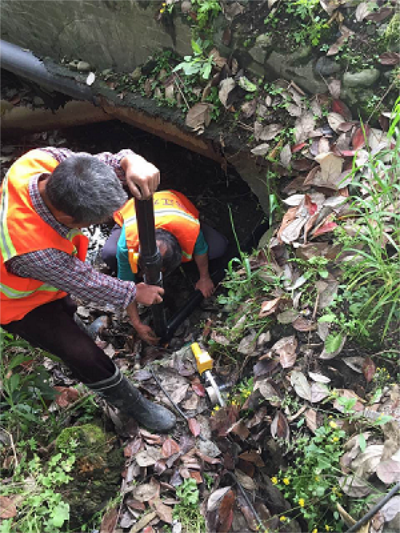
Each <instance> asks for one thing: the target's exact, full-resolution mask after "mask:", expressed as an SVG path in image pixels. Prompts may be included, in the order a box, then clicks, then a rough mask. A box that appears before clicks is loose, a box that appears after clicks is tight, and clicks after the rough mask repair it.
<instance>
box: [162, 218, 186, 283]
mask: <svg viewBox="0 0 400 533" xmlns="http://www.w3.org/2000/svg"><path fill="white" fill-rule="evenodd" d="M156 240H157V241H160V242H162V243H164V245H165V253H164V255H163V256H162V262H161V266H162V268H163V269H164V275H165V276H168V274H171V272H173V271H174V270H175V269H176V268H178V266H179V265H180V264H181V261H182V248H181V245H180V244H179V242H178V239H177V238H176V237H175V235H173V234H172V233H170V232H169V231H166V230H165V229H161V228H158V229H156Z"/></svg>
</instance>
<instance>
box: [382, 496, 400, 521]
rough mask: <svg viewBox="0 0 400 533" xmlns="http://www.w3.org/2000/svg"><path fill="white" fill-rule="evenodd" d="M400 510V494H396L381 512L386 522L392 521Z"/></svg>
mask: <svg viewBox="0 0 400 533" xmlns="http://www.w3.org/2000/svg"><path fill="white" fill-rule="evenodd" d="M399 510H400V496H394V497H393V498H392V499H391V500H389V501H388V502H387V503H386V504H385V505H384V506H383V507H382V509H381V513H382V514H383V516H384V518H385V522H390V521H391V520H393V518H394V517H395V516H396V515H397V514H398V513H399Z"/></svg>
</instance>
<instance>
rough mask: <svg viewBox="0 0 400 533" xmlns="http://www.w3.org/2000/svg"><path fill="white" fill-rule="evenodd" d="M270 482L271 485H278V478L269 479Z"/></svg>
mask: <svg viewBox="0 0 400 533" xmlns="http://www.w3.org/2000/svg"><path fill="white" fill-rule="evenodd" d="M271 481H272V484H273V485H276V484H277V483H278V478H277V477H271Z"/></svg>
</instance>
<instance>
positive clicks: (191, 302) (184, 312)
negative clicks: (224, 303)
mask: <svg viewBox="0 0 400 533" xmlns="http://www.w3.org/2000/svg"><path fill="white" fill-rule="evenodd" d="M267 229H268V224H267V223H263V224H260V225H259V226H257V228H256V229H255V230H254V231H253V232H252V233H251V234H250V235H249V237H248V238H247V239H246V240H245V242H244V243H243V245H241V246H240V250H238V248H237V247H236V246H235V245H230V246H229V247H228V250H227V251H226V253H225V255H224V256H223V257H222V258H221V259H220V260H217V262H218V263H219V265H218V266H217V267H216V268H215V270H214V272H213V273H212V274H211V279H212V281H213V283H214V285H217V284H218V283H220V282H221V281H222V280H223V279H224V277H225V270H226V268H227V266H228V263H229V261H231V260H232V259H233V258H234V257H238V256H239V257H240V252H242V253H243V252H245V253H248V252H251V250H252V249H253V248H255V247H256V246H257V244H258V241H259V240H260V239H261V237H262V235H263V234H264V233H265V232H266V231H267ZM203 299H204V296H203V294H202V293H201V291H199V290H198V289H197V290H195V291H194V292H193V293H192V294H191V296H190V297H189V299H188V300H187V301H186V303H185V304H184V305H183V306H182V307H181V308H180V309H179V311H177V312H176V313H175V314H174V315H173V317H172V318H171V319H170V320H169V322H168V324H167V328H166V335H165V337H162V340H163V341H167V340H169V339H171V337H173V335H174V333H175V331H176V330H177V329H178V327H179V326H180V325H181V324H182V322H183V321H184V320H185V319H186V318H187V317H188V316H189V315H190V314H191V313H192V312H193V311H194V310H195V309H196V307H197V306H198V305H200V303H201V302H202V301H203Z"/></svg>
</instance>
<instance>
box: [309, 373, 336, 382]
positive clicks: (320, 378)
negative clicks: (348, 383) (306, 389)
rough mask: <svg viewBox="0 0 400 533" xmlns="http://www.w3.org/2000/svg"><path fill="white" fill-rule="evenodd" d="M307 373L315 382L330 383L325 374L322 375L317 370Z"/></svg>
mask: <svg viewBox="0 0 400 533" xmlns="http://www.w3.org/2000/svg"><path fill="white" fill-rule="evenodd" d="M308 375H309V376H310V378H311V379H312V380H313V381H316V382H317V383H330V381H331V380H330V379H329V378H328V377H327V376H324V375H323V374H319V373H317V372H309V373H308Z"/></svg>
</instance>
